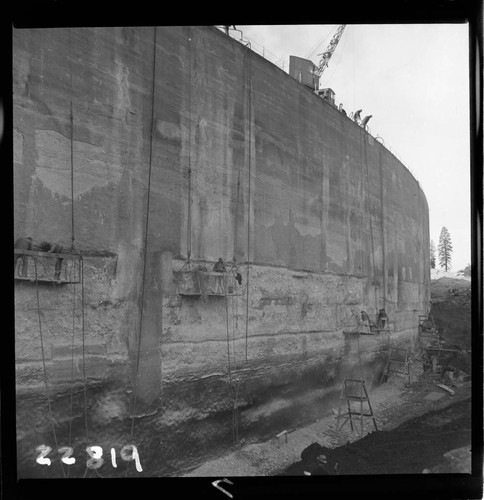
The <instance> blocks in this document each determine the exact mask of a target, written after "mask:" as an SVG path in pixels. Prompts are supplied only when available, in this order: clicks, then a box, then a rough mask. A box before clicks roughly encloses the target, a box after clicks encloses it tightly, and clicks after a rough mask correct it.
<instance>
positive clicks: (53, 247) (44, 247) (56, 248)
mask: <svg viewBox="0 0 484 500" xmlns="http://www.w3.org/2000/svg"><path fill="white" fill-rule="evenodd" d="M39 247H40V250H41V251H42V252H49V253H64V252H65V250H64V247H63V246H62V245H59V244H58V243H49V242H48V241H43V242H42V243H41V244H40V245H39ZM63 260H64V259H60V258H59V257H57V259H56V261H55V274H54V279H56V280H59V279H60V273H61V269H62V261H63Z"/></svg>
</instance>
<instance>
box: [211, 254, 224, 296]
mask: <svg viewBox="0 0 484 500" xmlns="http://www.w3.org/2000/svg"><path fill="white" fill-rule="evenodd" d="M213 270H214V272H216V273H224V272H225V264H224V261H223V260H222V258H219V259H218V261H217V262H216V263H215V265H214V266H213ZM214 291H215V293H219V292H220V293H223V291H224V287H223V276H220V277H218V276H217V277H216V278H215V290H214Z"/></svg>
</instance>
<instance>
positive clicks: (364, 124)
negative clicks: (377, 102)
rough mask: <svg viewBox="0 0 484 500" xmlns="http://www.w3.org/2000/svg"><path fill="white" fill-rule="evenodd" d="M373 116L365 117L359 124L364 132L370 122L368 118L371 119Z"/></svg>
mask: <svg viewBox="0 0 484 500" xmlns="http://www.w3.org/2000/svg"><path fill="white" fill-rule="evenodd" d="M372 116H373V115H368V116H365V117H364V118H363V120H362V122H361V126H362V127H363V128H364V129H365V130H366V126H367V124H368V122H369V121H370V118H371V117H372Z"/></svg>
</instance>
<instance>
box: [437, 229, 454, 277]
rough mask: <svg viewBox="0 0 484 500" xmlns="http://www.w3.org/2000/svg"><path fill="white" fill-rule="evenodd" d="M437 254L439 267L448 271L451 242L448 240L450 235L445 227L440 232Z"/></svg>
mask: <svg viewBox="0 0 484 500" xmlns="http://www.w3.org/2000/svg"><path fill="white" fill-rule="evenodd" d="M438 252H439V264H440V267H443V268H444V269H445V270H446V271H448V270H449V269H450V268H451V267H452V266H451V261H452V242H451V240H450V233H449V231H448V230H447V228H446V227H445V226H444V227H443V228H442V231H440V238H439V246H438Z"/></svg>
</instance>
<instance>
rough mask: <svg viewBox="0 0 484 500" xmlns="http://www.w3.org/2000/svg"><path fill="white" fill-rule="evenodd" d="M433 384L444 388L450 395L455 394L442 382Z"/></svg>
mask: <svg viewBox="0 0 484 500" xmlns="http://www.w3.org/2000/svg"><path fill="white" fill-rule="evenodd" d="M435 385H436V386H437V387H440V388H441V389H444V391H447V392H448V393H449V394H450V395H451V396H453V395H454V394H455V392H454V391H453V390H452V389H451V388H450V387H447V386H446V385H444V384H435Z"/></svg>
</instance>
